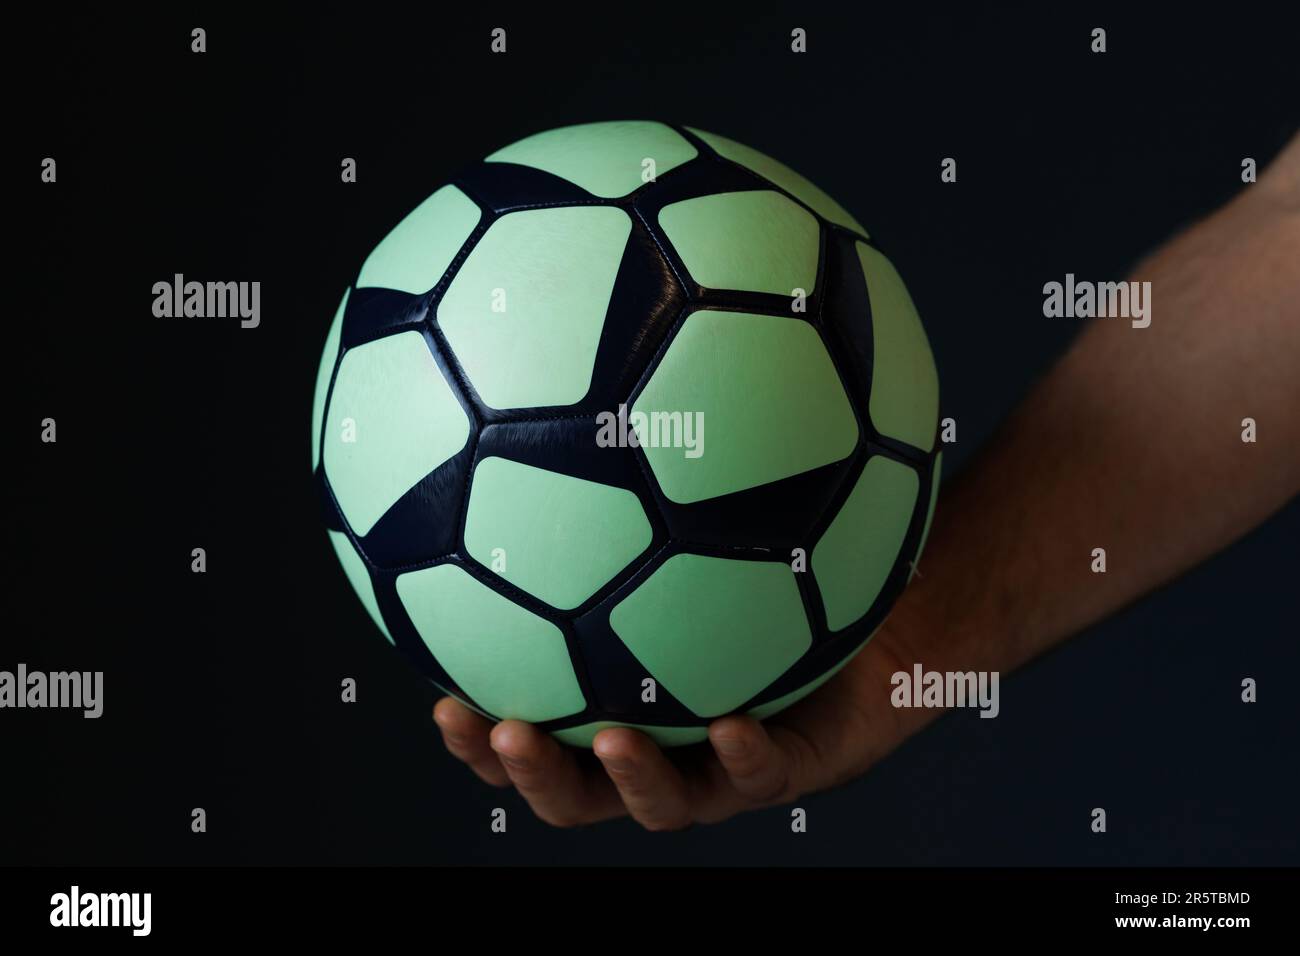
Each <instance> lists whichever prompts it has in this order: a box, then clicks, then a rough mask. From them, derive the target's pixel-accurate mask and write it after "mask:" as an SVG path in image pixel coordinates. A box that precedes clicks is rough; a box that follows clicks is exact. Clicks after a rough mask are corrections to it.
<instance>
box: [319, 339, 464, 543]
mask: <svg viewBox="0 0 1300 956" xmlns="http://www.w3.org/2000/svg"><path fill="white" fill-rule="evenodd" d="M468 438H469V419H468V418H467V417H466V415H465V411H464V409H462V408H461V407H460V403H459V402H458V401H457V400H456V396H455V395H454V394H453V393H452V391H451V388H450V386H448V384H447V381H446V379H444V378H443V377H442V372H441V371H440V370H439V369H438V366H437V364H436V363H435V362H434V360H433V353H431V352H430V351H429V347H428V345H427V344H426V343H425V340H424V337H423V336H422V335H421V334H420V333H419V332H402V333H400V334H398V335H393V336H389V337H388V338H383V339H376V340H375V341H373V342H367V343H366V344H365V345H361V346H358V347H357V348H354V349H349V350H348V351H347V353H346V354H345V355H344V356H343V361H342V362H340V363H339V370H338V375H337V376H336V377H335V381H334V391H333V393H332V395H331V397H330V403H329V413H328V416H327V418H326V432H325V442H324V444H325V475H326V477H328V478H329V482H330V487H331V488H333V489H334V495H335V497H336V498H338V502H339V508H340V510H341V511H342V512H343V516H344V517H345V518H347V520H348V523H349V524H350V525H351V526H352V530H353V531H354V532H356V534H358V535H365V534H366V533H367V532H368V531H369V530H370V529H371V528H372V527H374V524H375V522H376V521H378V520H379V518H380V517H381V516H382V515H383V513H384V512H385V511H387V510H388V509H389V508H391V507H392V505H393V503H394V502H395V501H397V499H398V498H399V497H401V496H402V494H403V493H404V492H406V490H407V489H409V488H410V487H411V486H412V485H414V484H415V483H416V482H417V481H419V480H420V479H421V478H423V477H424V476H425V475H427V474H429V472H431V471H433V470H434V469H435V468H437V467H438V466H439V465H441V464H442V463H443V462H444V461H446V460H447V459H448V458H450V457H451V456H452V455H454V454H456V452H458V451H460V450H461V448H463V447H464V446H465V441H466V440H467V439H468Z"/></svg>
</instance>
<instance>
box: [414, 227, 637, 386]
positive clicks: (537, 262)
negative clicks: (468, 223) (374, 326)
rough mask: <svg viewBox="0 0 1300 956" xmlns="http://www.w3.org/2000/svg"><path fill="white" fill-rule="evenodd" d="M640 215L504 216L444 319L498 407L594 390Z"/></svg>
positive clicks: (445, 303)
mask: <svg viewBox="0 0 1300 956" xmlns="http://www.w3.org/2000/svg"><path fill="white" fill-rule="evenodd" d="M631 231H632V221H631V219H630V218H629V217H628V214H627V213H626V212H624V211H623V210H621V209H615V208H611V207H601V206H584V207H565V208H560V209H534V210H527V211H524V212H514V213H509V214H507V215H505V216H502V217H501V218H500V219H498V220H497V221H496V222H494V223H493V224H492V225H491V226H490V227H489V228H488V231H487V232H486V233H485V234H484V235H483V237H482V238H481V239H480V240H479V241H478V243H477V244H476V245H475V246H474V249H473V251H471V252H470V254H469V257H468V258H467V259H466V260H465V263H464V265H462V266H461V268H460V270H459V272H457V274H456V277H455V278H454V279H452V281H451V285H450V286H449V287H448V288H447V291H446V293H445V294H444V295H443V297H442V300H441V301H440V302H439V303H438V309H437V321H438V325H439V327H440V328H441V329H442V331H443V334H444V335H445V336H446V337H447V342H448V344H449V345H450V346H451V348H452V351H453V352H455V354H456V357H457V358H458V359H459V360H460V363H461V366H462V367H463V368H464V369H465V372H466V374H467V376H468V377H469V380H470V383H471V385H472V386H473V387H474V389H475V390H476V391H477V392H478V395H479V397H480V398H481V399H482V400H483V401H484V402H485V403H486V404H487V405H489V406H491V407H493V408H497V409H502V408H528V407H535V406H544V405H571V404H573V403H575V402H578V401H580V400H581V399H582V397H583V396H584V395H585V394H586V393H587V389H588V387H589V386H590V385H591V377H592V367H593V365H594V363H595V358H596V349H597V346H598V344H599V342H600V333H601V328H602V326H603V325H604V322H605V313H606V311H607V309H608V308H609V301H610V294H611V292H612V290H613V287H614V280H615V277H616V276H617V274H618V268H619V263H620V261H621V260H622V258H623V250H624V247H625V246H626V245H627V240H628V235H629V234H630V233H631Z"/></svg>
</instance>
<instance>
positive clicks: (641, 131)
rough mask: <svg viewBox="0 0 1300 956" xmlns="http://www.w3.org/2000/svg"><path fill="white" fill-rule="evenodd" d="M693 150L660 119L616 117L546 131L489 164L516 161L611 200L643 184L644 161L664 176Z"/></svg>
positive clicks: (494, 156) (495, 156) (490, 158)
mask: <svg viewBox="0 0 1300 956" xmlns="http://www.w3.org/2000/svg"><path fill="white" fill-rule="evenodd" d="M696 155H697V153H696V149H695V147H694V146H692V145H691V144H690V143H689V142H687V141H686V140H685V139H683V138H682V137H681V136H680V135H679V134H678V133H677V132H676V131H674V130H672V129H671V128H669V127H667V126H665V125H664V124H663V123H654V122H644V121H639V120H616V121H612V122H607V123H584V124H581V125H578V126H564V127H561V128H560V129H551V130H546V131H545V132H542V133H537V134H535V135H533V136H529V137H526V138H525V139H521V140H519V141H518V142H515V143H511V144H510V145H509V146H506V147H504V148H503V149H499V150H497V151H496V152H495V153H493V154H492V155H490V156H488V157H487V159H486V160H484V162H488V163H518V164H520V165H523V166H532V167H534V168H536V169H541V170H545V171H546V172H548V173H551V174H552V175H555V176H559V177H560V178H561V179H567V180H568V181H569V182H571V183H574V184H576V185H578V186H581V187H582V188H583V189H585V190H586V191H587V192H589V193H591V194H592V195H594V196H600V197H602V198H604V199H614V198H617V197H620V196H626V195H627V194H628V193H630V192H632V191H633V190H635V189H639V188H640V187H641V186H643V185H644V181H643V178H642V177H643V169H644V168H645V167H644V166H643V161H644V160H646V159H651V160H653V161H654V172H655V174H656V175H663V174H664V173H666V172H668V171H669V170H671V169H675V168H676V167H678V166H680V165H682V164H683V163H687V162H690V161H691V160H692V159H694V158H695V156H696Z"/></svg>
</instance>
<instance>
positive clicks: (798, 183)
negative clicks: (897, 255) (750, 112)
mask: <svg viewBox="0 0 1300 956" xmlns="http://www.w3.org/2000/svg"><path fill="white" fill-rule="evenodd" d="M687 129H689V130H690V131H691V132H692V133H694V134H695V135H696V136H698V137H699V138H700V139H702V140H704V141H705V142H706V143H708V144H709V145H710V146H712V147H713V149H714V151H715V152H717V154H718V155H719V156H721V157H722V158H723V159H729V160H731V161H732V162H733V163H739V164H740V165H741V166H744V167H745V168H746V169H748V170H750V171H751V172H755V173H758V175H760V176H762V177H763V178H764V179H766V180H767V181H768V182H770V183H774V184H775V185H777V186H780V187H781V188H782V189H784V190H785V191H786V192H788V193H789V194H790V195H791V196H794V197H795V198H796V199H798V200H799V201H800V202H802V203H806V204H807V205H808V206H809V208H811V209H815V210H816V211H817V214H818V215H819V216H821V217H822V218H824V219H827V220H829V221H830V222H833V223H836V224H837V225H840V226H844V227H845V228H847V229H852V230H853V231H854V232H858V233H860V234H862V235H864V236H866V235H867V230H865V229H863V228H862V224H861V223H859V222H858V221H857V220H856V219H854V218H853V217H852V216H850V215H849V213H848V210H846V209H845V208H844V207H843V206H841V205H840V204H839V203H837V202H836V201H835V200H834V199H832V198H831V197H830V196H828V195H827V194H826V193H824V192H822V190H821V189H819V188H818V187H817V186H815V185H813V184H812V183H811V182H809V181H808V180H807V179H804V178H803V177H802V176H800V175H799V174H798V173H796V172H795V171H794V170H793V169H791V168H790V167H789V166H787V165H785V164H784V163H781V162H777V161H776V160H775V159H773V158H772V157H771V156H767V155H765V154H764V153H760V152H759V151H758V150H756V149H751V148H750V147H748V146H746V145H744V144H743V143H737V142H736V141H735V140H733V139H727V137H725V136H719V135H718V134H717V133H706V132H705V131H704V130H702V129H695V128H694V127H687Z"/></svg>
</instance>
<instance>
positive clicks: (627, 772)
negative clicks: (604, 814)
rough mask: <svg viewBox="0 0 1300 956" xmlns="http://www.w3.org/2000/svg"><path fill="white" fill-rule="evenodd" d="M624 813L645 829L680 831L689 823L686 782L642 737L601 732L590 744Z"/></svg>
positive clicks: (635, 733)
mask: <svg viewBox="0 0 1300 956" xmlns="http://www.w3.org/2000/svg"><path fill="white" fill-rule="evenodd" d="M592 749H593V750H594V751H595V752H596V756H597V757H599V758H600V762H601V764H603V765H604V767H605V772H606V773H607V774H609V779H610V780H612V781H613V782H614V786H615V787H617V788H618V794H619V796H620V797H621V798H622V800H623V805H624V806H625V807H627V812H628V813H630V814H631V815H632V818H633V819H634V820H636V822H637V823H639V824H641V825H642V826H643V827H645V828H646V829H647V830H679V829H681V828H682V827H685V826H688V825H689V824H690V823H691V822H692V815H691V809H690V798H689V795H688V790H687V787H686V781H685V780H684V779H683V778H682V775H681V773H680V772H679V771H678V770H677V768H676V767H674V766H673V765H672V763H671V762H670V761H669V760H668V758H667V757H665V756H664V753H663V751H662V750H660V749H659V747H658V746H657V745H656V744H655V742H654V741H653V740H651V739H650V738H649V737H647V736H646V735H645V734H643V733H640V732H638V731H635V730H630V729H628V728H626V727H616V728H611V729H609V730H602V731H601V732H600V733H599V734H597V735H596V739H595V740H594V741H592Z"/></svg>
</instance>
